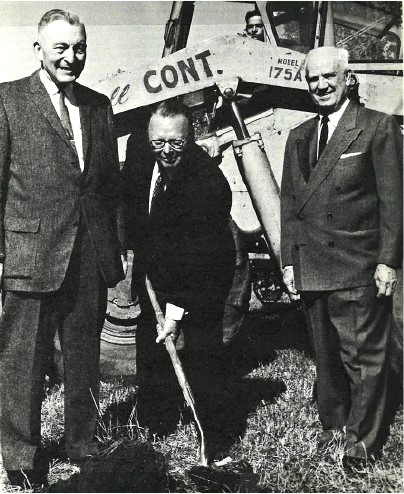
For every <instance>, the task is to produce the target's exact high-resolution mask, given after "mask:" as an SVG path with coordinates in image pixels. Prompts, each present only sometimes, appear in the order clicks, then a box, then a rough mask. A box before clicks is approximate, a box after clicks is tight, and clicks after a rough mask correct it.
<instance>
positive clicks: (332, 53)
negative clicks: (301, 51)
mask: <svg viewBox="0 0 404 494" xmlns="http://www.w3.org/2000/svg"><path fill="white" fill-rule="evenodd" d="M317 54H318V55H320V56H322V57H332V58H337V59H338V65H339V67H340V68H341V69H342V70H343V71H344V72H345V71H346V70H348V69H349V53H348V50H346V49H345V48H337V47H335V46H322V47H320V48H315V49H314V50H310V51H309V53H308V54H307V55H306V59H305V61H304V68H305V71H306V75H307V66H308V64H309V62H310V58H312V57H313V56H314V55H317Z"/></svg>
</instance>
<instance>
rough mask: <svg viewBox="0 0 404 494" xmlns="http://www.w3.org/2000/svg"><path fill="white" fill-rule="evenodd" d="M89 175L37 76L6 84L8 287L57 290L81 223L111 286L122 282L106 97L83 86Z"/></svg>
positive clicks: (0, 188)
mask: <svg viewBox="0 0 404 494" xmlns="http://www.w3.org/2000/svg"><path fill="white" fill-rule="evenodd" d="M74 93H75V96H76V99H77V103H78V105H79V108H80V120H81V127H82V136H83V152H84V164H85V169H84V172H82V171H81V170H80V167H79V162H78V158H77V155H76V154H75V152H74V151H73V149H72V147H71V144H70V142H69V140H68V138H67V136H66V134H65V132H64V130H63V128H62V125H61V122H60V119H59V117H58V115H57V113H56V111H55V109H54V107H53V105H52V102H51V100H50V97H49V95H48V93H47V92H46V89H45V87H44V86H43V84H42V82H41V81H40V78H39V71H37V72H35V73H33V74H32V75H31V76H30V77H27V78H24V79H21V80H18V81H13V82H7V83H3V84H1V85H0V251H1V253H3V254H5V261H4V288H5V289H6V290H18V291H19V290H23V291H29V292H50V291H54V290H57V289H58V288H59V287H60V285H61V283H62V281H63V279H64V277H65V273H66V270H67V266H68V263H69V259H70V255H71V252H72V249H73V245H74V243H75V240H76V237H77V232H78V228H79V225H80V223H82V224H84V225H85V227H86V228H87V229H88V231H89V234H90V237H91V240H92V244H93V247H94V251H95V255H96V257H97V263H98V266H99V269H100V271H101V273H102V276H103V278H104V280H105V282H106V283H107V285H108V286H114V285H115V284H116V283H117V282H118V281H119V280H120V279H122V278H123V272H122V267H121V262H120V245H119V241H118V237H117V205H118V199H119V164H118V154H117V143H116V138H115V135H114V131H113V119H112V110H111V105H110V103H109V100H108V98H107V97H105V96H103V95H101V94H99V93H96V92H95V91H92V90H90V89H88V88H86V87H84V86H81V85H80V84H78V83H75V84H74Z"/></svg>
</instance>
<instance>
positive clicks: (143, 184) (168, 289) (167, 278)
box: [123, 135, 235, 311]
mask: <svg viewBox="0 0 404 494" xmlns="http://www.w3.org/2000/svg"><path fill="white" fill-rule="evenodd" d="M143 137H144V138H146V136H145V135H144V136H143ZM138 138H139V136H138V137H135V136H134V135H132V136H131V137H130V138H129V141H128V146H127V154H126V162H125V166H124V172H123V174H124V180H123V182H124V184H125V186H126V194H125V195H126V201H125V202H126V204H127V214H126V218H127V229H128V231H127V238H128V242H129V245H128V246H129V248H132V249H133V250H134V267H135V269H136V268H137V269H138V270H139V271H140V273H143V274H144V273H147V274H148V276H149V278H150V280H151V282H152V285H153V287H154V289H155V291H156V292H157V294H158V296H159V298H160V300H161V301H162V302H163V303H164V302H170V303H173V304H176V305H178V306H180V307H184V308H185V309H187V310H191V311H192V310H193V309H195V308H199V309H201V310H203V308H205V309H206V307H213V306H216V305H217V304H219V305H220V304H221V305H222V306H223V303H224V300H225V299H226V297H227V294H228V291H229V289H230V286H231V282H232V278H233V271H234V263H235V254H234V241H233V236H232V234H231V232H230V230H229V226H228V224H229V215H230V209H231V191H230V187H229V185H228V183H227V181H226V179H225V178H224V176H223V174H222V172H221V170H220V169H219V168H218V166H217V164H216V163H215V162H214V161H213V160H212V159H211V158H210V157H209V156H208V155H207V154H206V153H205V152H204V151H203V150H202V149H201V148H200V147H199V146H197V145H196V144H192V145H191V146H190V147H189V148H188V150H187V151H186V153H185V154H184V158H183V161H182V163H181V168H180V169H179V170H178V172H177V173H176V174H175V176H174V178H173V180H172V182H171V183H170V184H169V186H168V187H167V190H166V191H165V192H164V193H163V194H162V195H161V196H159V200H158V203H157V204H156V206H155V209H153V215H152V217H151V218H149V214H148V207H149V192H150V182H151V177H152V172H153V168H154V165H155V159H154V157H153V156H152V154H151V152H150V151H149V150H148V149H147V148H146V147H145V146H144V144H143V146H142V145H140V146H139V144H138Z"/></svg>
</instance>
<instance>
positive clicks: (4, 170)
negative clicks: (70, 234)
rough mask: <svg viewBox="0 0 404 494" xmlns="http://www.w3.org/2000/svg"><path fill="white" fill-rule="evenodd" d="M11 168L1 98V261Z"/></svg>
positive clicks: (8, 140)
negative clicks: (8, 180)
mask: <svg viewBox="0 0 404 494" xmlns="http://www.w3.org/2000/svg"><path fill="white" fill-rule="evenodd" d="M9 166H10V130H9V125H8V119H7V115H6V111H5V108H4V105H3V101H2V99H1V97H0V260H2V259H4V257H5V254H6V252H5V240H4V209H5V203H6V198H7V178H8V170H9Z"/></svg>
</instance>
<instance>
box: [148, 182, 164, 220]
mask: <svg viewBox="0 0 404 494" xmlns="http://www.w3.org/2000/svg"><path fill="white" fill-rule="evenodd" d="M163 192H164V181H163V177H162V176H161V175H159V176H158V177H157V180H156V183H155V185H154V189H153V195H152V199H151V203H150V213H149V214H150V215H151V214H152V212H153V209H154V208H155V206H156V203H157V198H158V197H159V196H160V195H161V194H162V193H163Z"/></svg>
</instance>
